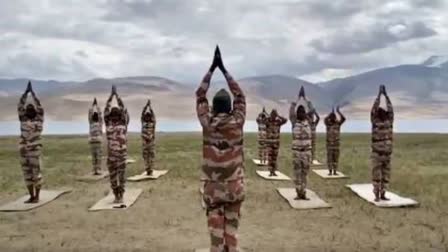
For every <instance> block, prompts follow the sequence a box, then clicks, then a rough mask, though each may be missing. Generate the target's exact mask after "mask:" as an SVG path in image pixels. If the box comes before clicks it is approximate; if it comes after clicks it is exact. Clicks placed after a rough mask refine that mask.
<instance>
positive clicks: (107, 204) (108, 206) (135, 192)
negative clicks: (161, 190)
mask: <svg viewBox="0 0 448 252" xmlns="http://www.w3.org/2000/svg"><path fill="white" fill-rule="evenodd" d="M142 192H143V190H142V189H138V188H126V189H125V192H124V199H123V201H124V202H123V204H114V203H113V201H114V198H115V197H114V194H113V193H112V191H109V194H108V195H107V196H106V197H104V198H102V199H101V200H99V201H98V202H97V203H96V204H95V205H93V206H92V207H91V208H89V211H101V210H123V209H128V208H130V207H131V206H132V205H133V204H134V203H135V202H136V201H137V199H138V197H139V196H140V194H141V193H142ZM122 206H125V207H122Z"/></svg>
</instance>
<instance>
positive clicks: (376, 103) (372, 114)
mask: <svg viewBox="0 0 448 252" xmlns="http://www.w3.org/2000/svg"><path fill="white" fill-rule="evenodd" d="M382 87H383V85H381V86H380V91H379V92H378V95H377V96H376V99H375V101H374V102H373V106H372V110H371V111H370V121H371V122H373V120H374V119H375V114H376V112H377V111H378V108H379V107H380V99H381V93H382Z"/></svg>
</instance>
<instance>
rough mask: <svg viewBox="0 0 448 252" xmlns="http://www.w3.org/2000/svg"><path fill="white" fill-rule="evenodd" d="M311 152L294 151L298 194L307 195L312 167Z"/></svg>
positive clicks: (295, 180) (295, 181) (295, 182)
mask: <svg viewBox="0 0 448 252" xmlns="http://www.w3.org/2000/svg"><path fill="white" fill-rule="evenodd" d="M311 161H312V160H311V150H308V151H297V150H293V164H294V184H295V186H296V190H297V192H298V194H305V192H306V186H307V184H308V173H309V171H310V165H311Z"/></svg>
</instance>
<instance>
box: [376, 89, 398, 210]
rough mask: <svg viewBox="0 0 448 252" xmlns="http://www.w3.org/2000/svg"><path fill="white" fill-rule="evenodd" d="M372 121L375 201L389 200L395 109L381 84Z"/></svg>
mask: <svg viewBox="0 0 448 252" xmlns="http://www.w3.org/2000/svg"><path fill="white" fill-rule="evenodd" d="M381 95H384V97H385V98H386V106H387V109H384V108H382V107H380V99H381ZM370 120H371V122H372V154H371V159H372V181H373V193H374V194H375V201H377V202H378V201H380V200H389V199H388V198H386V190H387V187H388V185H389V180H390V169H391V166H390V162H391V156H392V143H393V123H394V110H393V107H392V103H391V101H390V99H389V96H388V95H387V92H386V87H385V86H384V85H381V86H380V90H379V92H378V96H377V97H376V99H375V102H374V104H373V107H372V111H371V112H370Z"/></svg>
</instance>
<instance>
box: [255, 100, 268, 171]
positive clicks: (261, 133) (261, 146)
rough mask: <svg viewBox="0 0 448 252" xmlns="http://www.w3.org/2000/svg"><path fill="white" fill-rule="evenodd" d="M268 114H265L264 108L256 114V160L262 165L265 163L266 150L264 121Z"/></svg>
mask: <svg viewBox="0 0 448 252" xmlns="http://www.w3.org/2000/svg"><path fill="white" fill-rule="evenodd" d="M268 117H269V114H268V113H267V112H266V110H265V108H263V111H261V113H260V114H258V117H257V124H258V158H259V160H260V162H261V163H262V164H265V163H266V162H267V150H266V134H267V133H266V120H267V119H268Z"/></svg>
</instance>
